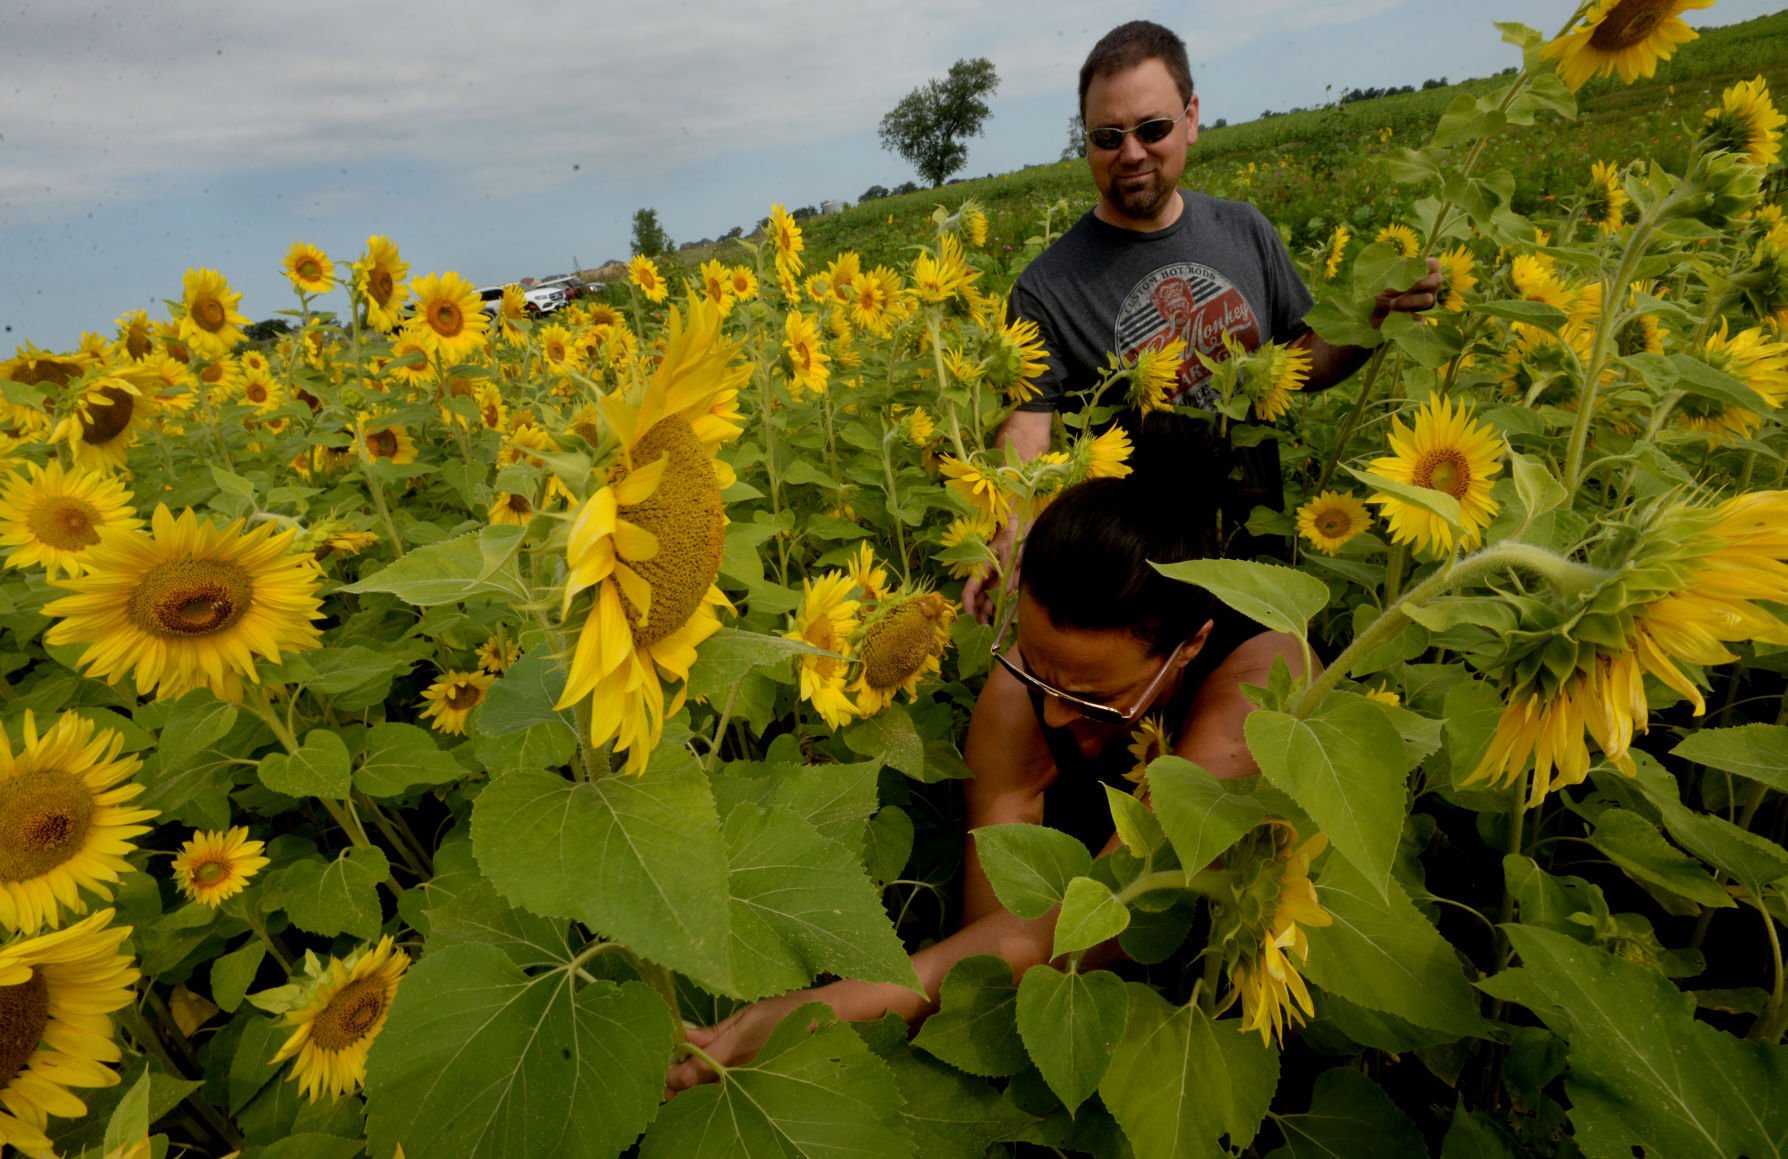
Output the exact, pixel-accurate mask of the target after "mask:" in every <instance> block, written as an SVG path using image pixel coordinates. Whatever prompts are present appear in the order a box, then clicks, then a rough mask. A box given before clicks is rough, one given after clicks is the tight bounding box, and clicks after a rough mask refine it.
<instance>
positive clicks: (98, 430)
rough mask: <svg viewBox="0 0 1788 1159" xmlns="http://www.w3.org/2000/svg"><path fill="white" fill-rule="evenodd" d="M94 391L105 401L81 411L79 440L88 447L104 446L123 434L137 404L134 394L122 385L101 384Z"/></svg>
mask: <svg viewBox="0 0 1788 1159" xmlns="http://www.w3.org/2000/svg"><path fill="white" fill-rule="evenodd" d="M95 393H97V394H98V395H99V397H100V398H103V399H105V402H104V403H103V404H101V405H98V406H94V405H88V406H86V407H84V408H83V409H82V411H81V441H82V442H83V443H86V444H87V445H88V446H90V447H99V446H104V445H105V444H106V443H109V442H111V441H112V440H113V439H115V438H117V437H118V436H119V435H121V434H123V433H124V430H125V428H126V427H128V426H130V416H131V414H132V413H133V412H134V411H135V410H136V405H137V404H136V396H135V395H133V394H131V393H130V391H128V390H125V389H124V388H123V387H118V386H102V387H100V388H99V390H98V391H97V392H95Z"/></svg>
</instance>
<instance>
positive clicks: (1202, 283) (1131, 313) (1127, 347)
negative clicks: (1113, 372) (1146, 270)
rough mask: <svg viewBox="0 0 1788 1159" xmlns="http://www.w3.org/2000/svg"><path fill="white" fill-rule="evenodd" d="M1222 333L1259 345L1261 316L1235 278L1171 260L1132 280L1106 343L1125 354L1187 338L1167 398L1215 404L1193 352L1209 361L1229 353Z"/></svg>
mask: <svg viewBox="0 0 1788 1159" xmlns="http://www.w3.org/2000/svg"><path fill="white" fill-rule="evenodd" d="M1225 333H1227V334H1229V335H1231V336H1232V337H1234V338H1235V339H1236V341H1237V342H1239V343H1240V344H1241V347H1242V349H1244V350H1254V349H1256V348H1258V347H1259V346H1260V339H1261V335H1260V320H1259V319H1258V318H1256V317H1255V315H1254V310H1253V308H1252V307H1250V306H1249V305H1248V300H1247V299H1246V298H1245V297H1243V296H1242V292H1241V291H1240V290H1238V289H1237V288H1236V286H1235V283H1233V282H1231V281H1230V280H1229V279H1228V278H1226V277H1224V276H1223V275H1222V274H1221V273H1219V272H1218V271H1216V270H1214V269H1212V268H1211V267H1210V266H1207V265H1202V264H1200V263H1198V262H1175V263H1173V264H1172V265H1166V266H1162V267H1161V268H1160V269H1158V270H1155V271H1154V272H1153V273H1151V274H1149V275H1148V276H1147V277H1145V278H1143V279H1142V280H1141V281H1139V282H1137V283H1136V285H1135V286H1134V287H1132V288H1131V290H1130V292H1129V293H1128V294H1127V295H1125V297H1124V301H1123V305H1121V306H1120V307H1119V308H1118V314H1117V323H1116V326H1115V327H1114V329H1113V332H1112V343H1111V348H1112V349H1113V350H1116V351H1117V352H1118V353H1120V354H1122V355H1123V356H1124V357H1125V358H1127V359H1134V358H1135V357H1136V356H1137V355H1138V354H1139V353H1141V352H1142V351H1144V350H1148V349H1154V350H1159V349H1161V348H1162V347H1164V346H1166V345H1167V344H1168V343H1169V342H1172V341H1173V340H1174V339H1175V338H1179V339H1183V340H1184V341H1185V343H1186V354H1185V358H1184V361H1182V362H1181V363H1180V375H1179V377H1180V385H1179V389H1178V390H1177V391H1176V392H1175V394H1174V398H1173V400H1172V401H1174V402H1176V403H1179V404H1180V405H1190V406H1197V407H1202V408H1203V409H1205V410H1214V409H1216V404H1217V398H1216V395H1215V393H1214V392H1213V391H1212V390H1211V389H1210V387H1209V386H1207V385H1205V384H1206V383H1207V382H1208V381H1209V379H1210V377H1211V372H1210V371H1209V370H1207V369H1205V366H1204V363H1202V362H1200V361H1199V360H1198V358H1197V356H1196V355H1195V354H1194V353H1193V351H1203V352H1204V354H1205V355H1206V357H1208V358H1210V359H1211V360H1212V361H1213V362H1222V361H1224V360H1225V359H1227V358H1228V357H1229V352H1228V350H1227V349H1226V348H1225V347H1224V345H1223V335H1224V334H1225Z"/></svg>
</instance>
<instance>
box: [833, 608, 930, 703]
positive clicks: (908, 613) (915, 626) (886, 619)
mask: <svg viewBox="0 0 1788 1159" xmlns="http://www.w3.org/2000/svg"><path fill="white" fill-rule="evenodd" d="M955 619H956V605H954V604H952V603H951V602H950V601H949V600H947V599H945V598H944V597H943V596H941V595H939V594H938V593H937V592H920V593H918V594H916V595H910V596H898V597H895V598H893V599H888V600H884V601H882V602H881V603H880V604H879V605H878V606H877V607H876V609H875V612H874V613H873V614H872V615H871V616H870V617H869V619H868V620H866V621H864V623H863V627H862V629H861V631H860V632H859V634H858V637H857V658H858V660H859V661H860V662H861V666H860V667H859V668H858V670H857V679H856V680H855V681H853V682H852V684H851V686H850V691H851V692H853V693H855V694H856V697H857V712H858V713H859V714H860V715H862V716H874V715H875V714H876V713H878V712H880V711H881V710H882V709H884V708H886V707H887V706H888V705H889V704H891V703H893V700H894V697H895V696H896V695H898V694H899V693H901V692H904V693H906V695H907V699H909V700H911V699H913V698H915V697H917V696H918V693H919V681H920V680H922V679H924V678H925V677H926V676H934V675H936V674H937V673H938V671H939V665H938V657H940V656H942V655H943V654H944V650H945V649H946V648H948V647H949V646H950V625H951V623H952V622H953V621H954V620H955Z"/></svg>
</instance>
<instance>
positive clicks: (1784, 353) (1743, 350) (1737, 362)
mask: <svg viewBox="0 0 1788 1159" xmlns="http://www.w3.org/2000/svg"><path fill="white" fill-rule="evenodd" d="M1697 353H1698V354H1699V356H1700V359H1701V361H1703V362H1705V363H1707V364H1708V365H1709V366H1711V367H1713V368H1714V369H1715V370H1719V371H1724V372H1725V373H1726V374H1729V375H1731V376H1732V377H1733V378H1736V379H1738V380H1739V381H1740V382H1742V383H1744V384H1745V385H1746V386H1748V387H1750V388H1751V389H1752V390H1754V391H1756V392H1757V394H1758V395H1760V396H1761V397H1762V399H1763V401H1764V402H1766V403H1768V404H1769V405H1770V406H1771V407H1778V406H1781V405H1782V403H1783V401H1784V400H1788V342H1771V341H1769V340H1768V339H1767V338H1766V337H1765V336H1764V332H1763V328H1762V327H1761V326H1752V327H1751V328H1750V329H1748V330H1741V331H1739V332H1738V333H1737V334H1735V335H1732V336H1731V337H1730V338H1728V337H1727V326H1726V319H1724V318H1721V319H1720V329H1719V332H1718V333H1716V334H1710V335H1708V336H1707V340H1706V341H1705V342H1704V343H1703V344H1702V347H1701V349H1700V350H1699V351H1698V352H1697Z"/></svg>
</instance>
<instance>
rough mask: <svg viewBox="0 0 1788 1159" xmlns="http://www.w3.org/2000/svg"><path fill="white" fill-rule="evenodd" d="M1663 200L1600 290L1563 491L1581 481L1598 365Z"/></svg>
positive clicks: (1636, 228)
mask: <svg viewBox="0 0 1788 1159" xmlns="http://www.w3.org/2000/svg"><path fill="white" fill-rule="evenodd" d="M1665 200H1666V199H1665V198H1659V199H1657V200H1656V201H1654V202H1652V205H1651V208H1650V209H1648V210H1646V212H1645V216H1643V217H1641V218H1640V219H1639V220H1638V221H1637V222H1636V223H1634V225H1633V232H1632V233H1631V234H1630V235H1628V237H1627V244H1626V248H1625V249H1623V250H1622V251H1621V255H1620V264H1619V265H1618V266H1616V267H1615V271H1614V277H1613V279H1612V280H1611V281H1609V282H1608V283H1607V286H1606V288H1605V289H1604V291H1603V294H1602V309H1601V311H1600V312H1599V313H1598V314H1597V315H1596V333H1595V338H1594V340H1593V342H1592V344H1591V346H1590V348H1589V365H1588V366H1586V367H1584V369H1583V397H1582V399H1581V400H1580V402H1579V405H1578V407H1577V421H1576V422H1574V423H1573V424H1571V438H1570V442H1569V443H1567V444H1566V448H1565V466H1564V480H1563V481H1564V486H1565V491H1566V492H1567V493H1575V492H1576V490H1577V487H1578V485H1579V484H1580V483H1581V482H1582V478H1583V472H1582V468H1583V450H1584V448H1585V447H1586V446H1587V445H1588V444H1589V427H1590V423H1591V422H1592V421H1593V420H1594V418H1595V411H1596V393H1597V391H1598V390H1599V389H1600V387H1601V379H1602V368H1603V367H1605V366H1607V364H1608V354H1609V348H1610V345H1611V340H1612V338H1613V336H1614V335H1615V334H1616V333H1618V331H1619V327H1620V325H1621V323H1622V322H1624V321H1625V320H1626V315H1627V313H1628V311H1627V309H1626V301H1627V286H1628V285H1629V284H1630V283H1631V282H1632V280H1633V269H1634V267H1635V266H1637V265H1638V263H1639V259H1640V258H1641V257H1643V256H1644V254H1645V246H1646V244H1647V243H1648V242H1650V240H1651V234H1652V230H1653V228H1654V227H1655V226H1656V224H1657V219H1658V209H1659V207H1660V206H1662V205H1663V204H1664V201H1665Z"/></svg>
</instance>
